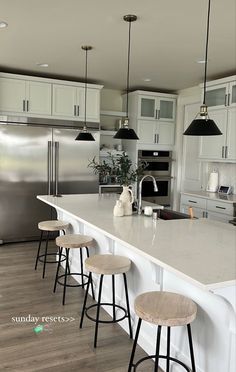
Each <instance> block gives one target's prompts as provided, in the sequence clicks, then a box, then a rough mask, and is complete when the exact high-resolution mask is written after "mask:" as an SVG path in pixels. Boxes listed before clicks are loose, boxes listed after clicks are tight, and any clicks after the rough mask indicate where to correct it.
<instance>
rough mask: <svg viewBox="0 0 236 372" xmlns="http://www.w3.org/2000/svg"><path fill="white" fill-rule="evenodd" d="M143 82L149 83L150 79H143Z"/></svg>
mask: <svg viewBox="0 0 236 372" xmlns="http://www.w3.org/2000/svg"><path fill="white" fill-rule="evenodd" d="M143 81H146V82H149V81H151V79H149V78H145V79H143Z"/></svg>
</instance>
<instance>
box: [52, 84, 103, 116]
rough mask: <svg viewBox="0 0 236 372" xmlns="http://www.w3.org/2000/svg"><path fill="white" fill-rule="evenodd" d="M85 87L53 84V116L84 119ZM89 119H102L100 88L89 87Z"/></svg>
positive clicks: (87, 110)
mask: <svg viewBox="0 0 236 372" xmlns="http://www.w3.org/2000/svg"><path fill="white" fill-rule="evenodd" d="M84 100H85V89H84V87H75V86H68V85H63V84H53V110H52V114H53V116H59V117H61V118H65V119H71V120H84V114H85V101H84ZM86 116H87V121H93V122H95V121H97V122H99V121H100V90H98V89H93V88H88V89H87V105H86Z"/></svg>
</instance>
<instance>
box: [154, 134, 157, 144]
mask: <svg viewBox="0 0 236 372" xmlns="http://www.w3.org/2000/svg"><path fill="white" fill-rule="evenodd" d="M156 136H157V135H156V134H154V143H156Z"/></svg>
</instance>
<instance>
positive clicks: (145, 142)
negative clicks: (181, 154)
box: [123, 90, 177, 149]
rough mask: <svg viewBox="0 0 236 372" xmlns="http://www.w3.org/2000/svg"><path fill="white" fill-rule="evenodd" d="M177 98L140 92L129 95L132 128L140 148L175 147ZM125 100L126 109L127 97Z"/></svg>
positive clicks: (170, 95)
mask: <svg viewBox="0 0 236 372" xmlns="http://www.w3.org/2000/svg"><path fill="white" fill-rule="evenodd" d="M176 97H177V96H176V95H174V94H164V93H157V92H146V91H140V90H138V91H135V92H132V93H129V118H130V127H132V128H133V129H134V130H135V131H137V135H138V137H139V140H138V141H137V145H138V146H139V148H146V149H156V148H159V149H162V148H163V149H164V148H171V147H172V146H173V145H174V138H175V117H176ZM123 98H124V99H123V102H124V107H123V109H125V104H126V95H124V97H123Z"/></svg>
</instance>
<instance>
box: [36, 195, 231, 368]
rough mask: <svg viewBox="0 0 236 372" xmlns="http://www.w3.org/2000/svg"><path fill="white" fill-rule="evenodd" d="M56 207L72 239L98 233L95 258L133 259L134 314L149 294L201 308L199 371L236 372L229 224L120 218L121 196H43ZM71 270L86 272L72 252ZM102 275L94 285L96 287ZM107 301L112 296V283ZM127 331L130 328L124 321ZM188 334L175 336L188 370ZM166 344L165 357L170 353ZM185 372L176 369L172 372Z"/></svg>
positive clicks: (150, 334)
mask: <svg viewBox="0 0 236 372" xmlns="http://www.w3.org/2000/svg"><path fill="white" fill-rule="evenodd" d="M38 199H39V200H41V201H43V202H45V203H47V204H49V205H51V206H52V207H54V208H56V210H57V214H58V218H59V219H63V220H66V221H68V222H70V228H69V230H68V233H84V234H87V235H91V236H92V237H93V238H94V239H95V240H96V243H97V247H96V253H108V252H109V253H111V254H121V255H125V256H127V257H129V258H130V259H131V261H132V268H131V270H130V272H129V273H128V275H127V278H128V286H129V296H130V304H131V313H132V319H133V324H134V327H135V322H136V318H135V315H134V311H133V301H134V298H135V297H136V296H137V295H138V294H140V293H142V292H144V291H150V290H168V291H173V292H178V293H182V294H184V295H186V296H188V297H190V298H192V299H193V300H194V301H195V302H196V303H197V304H198V315H197V319H196V321H195V322H194V323H193V325H192V329H193V340H194V347H195V357H196V364H197V371H198V372H218V371H219V372H221V371H222V372H232V371H234V370H235V360H234V358H235V356H234V349H235V297H234V296H235V279H236V272H235V271H236V269H235V262H236V253H235V247H236V230H235V228H234V226H232V225H230V224H224V223H220V222H216V221H208V220H206V219H199V220H190V219H184V220H183V219H181V220H171V221H163V220H157V221H153V220H152V218H151V217H146V216H138V215H137V214H134V215H133V216H126V217H113V214H112V211H113V206H114V204H115V200H116V197H114V196H112V195H106V194H103V195H97V194H93V195H64V196H62V197H53V196H38ZM71 253H72V254H71V257H70V259H71V265H72V270H73V271H74V270H76V268H77V267H79V257H78V256H77V254H76V253H77V252H76V251H74V252H73V251H72V252H71ZM96 279H97V278H96V277H95V286H96ZM105 279H107V280H105V286H104V292H103V297H104V300H107V299H108V297H109V294H110V281H109V278H105ZM120 283H121V282H119V281H118V280H117V290H116V295H117V302H118V304H120V305H121V306H122V305H123V297H124V296H123V286H120V285H119V284H120ZM121 325H122V326H123V327H124V328H125V329H126V326H127V325H126V322H123V323H121ZM155 333H156V332H155V327H153V326H152V325H150V324H146V325H145V326H144V327H143V329H142V333H141V337H140V345H141V346H142V347H143V348H144V349H145V350H146V351H147V352H148V353H153V345H154V335H155ZM185 336H186V330H185V329H183V328H181V327H180V328H179V327H177V328H176V329H174V330H173V336H172V344H171V348H172V354H173V356H175V357H177V358H180V359H181V360H183V362H186V363H187V364H189V360H188V358H189V352H188V345H187V338H186V337H185ZM165 345H166V343H165V339H164V337H163V339H162V345H161V353H165ZM179 370H180V371H181V369H179V367H175V369H173V371H179Z"/></svg>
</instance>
